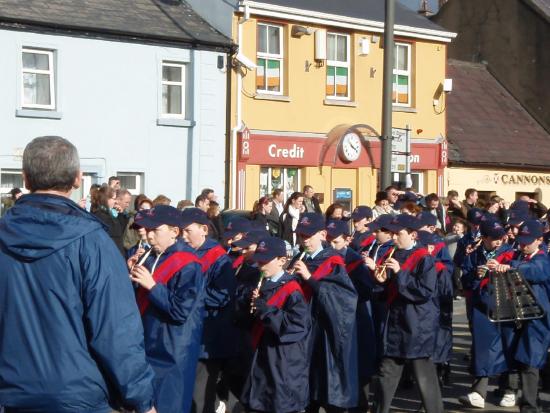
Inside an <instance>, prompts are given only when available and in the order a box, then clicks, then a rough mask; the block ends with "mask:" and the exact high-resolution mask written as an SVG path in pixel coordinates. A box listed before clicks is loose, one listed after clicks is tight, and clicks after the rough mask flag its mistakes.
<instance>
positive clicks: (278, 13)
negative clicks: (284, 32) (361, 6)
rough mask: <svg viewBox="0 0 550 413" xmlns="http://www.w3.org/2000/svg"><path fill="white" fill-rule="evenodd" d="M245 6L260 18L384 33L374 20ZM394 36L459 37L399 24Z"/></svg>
mask: <svg viewBox="0 0 550 413" xmlns="http://www.w3.org/2000/svg"><path fill="white" fill-rule="evenodd" d="M245 6H248V10H249V11H250V14H255V15H258V16H265V17H275V18H279V19H284V20H293V21H298V22H307V23H314V24H318V25H322V26H334V27H343V28H347V29H354V30H360V31H368V32H374V33H384V22H378V21H374V20H365V19H358V18H354V17H347V16H339V15H336V14H327V13H320V12H315V11H311V10H302V9H295V8H292V7H283V6H278V5H274V4H266V3H261V2H256V1H248V0H240V3H239V11H240V12H244V7H245ZM394 34H395V35H397V36H404V37H413V38H417V39H424V40H433V41H438V42H445V43H449V42H451V40H452V39H454V38H455V37H456V35H457V34H456V33H453V32H445V31H440V30H431V29H423V28H419V27H411V26H403V25H398V24H396V25H395V26H394Z"/></svg>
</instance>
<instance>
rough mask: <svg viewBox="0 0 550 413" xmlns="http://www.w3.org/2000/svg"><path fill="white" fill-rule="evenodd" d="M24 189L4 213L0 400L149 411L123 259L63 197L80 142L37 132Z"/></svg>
mask: <svg viewBox="0 0 550 413" xmlns="http://www.w3.org/2000/svg"><path fill="white" fill-rule="evenodd" d="M23 176H24V181H25V186H26V188H27V189H29V190H30V192H31V193H30V194H29V195H25V196H24V197H22V198H21V199H20V200H19V201H18V202H17V204H16V205H15V206H14V207H13V208H11V209H10V210H9V211H8V213H7V214H6V216H5V217H4V218H3V219H2V220H0V269H1V270H0V349H1V351H0V372H1V373H0V405H4V406H5V407H6V412H8V413H10V412H17V413H21V412H38V411H39V412H41V413H64V412H67V413H69V412H70V413H72V412H77V411H78V412H86V413H104V412H109V411H111V410H112V407H114V406H113V405H116V404H117V403H122V404H124V405H125V406H127V407H128V408H131V409H134V410H135V411H137V412H138V413H144V412H155V409H154V407H153V385H152V381H153V371H152V369H151V367H150V366H149V365H148V364H147V362H146V359H145V351H144V347H143V328H142V325H141V320H140V317H139V312H138V310H137V307H136V303H135V299H134V294H133V290H132V286H131V283H130V280H129V278H128V270H127V268H126V265H125V263H124V260H123V259H122V257H121V256H120V253H119V252H118V249H117V248H116V246H115V244H114V243H113V241H112V240H111V239H110V238H109V235H108V234H107V232H106V231H105V230H104V228H103V225H102V224H101V223H100V222H99V221H97V220H96V219H95V218H94V217H93V216H92V215H90V214H89V213H88V212H86V211H85V210H84V209H82V208H80V207H79V206H78V205H76V204H75V203H74V202H72V201H71V200H70V199H69V196H70V194H71V191H72V189H73V188H78V186H79V185H80V182H81V174H80V164H79V157H78V152H77V150H76V148H75V147H74V146H73V145H72V144H71V143H70V142H68V141H67V140H65V139H63V138H60V137H53V136H48V137H40V138H36V139H34V140H33V141H32V142H31V143H29V144H28V145H27V147H26V148H25V151H24V153H23Z"/></svg>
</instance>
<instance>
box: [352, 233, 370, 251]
mask: <svg viewBox="0 0 550 413" xmlns="http://www.w3.org/2000/svg"><path fill="white" fill-rule="evenodd" d="M371 236H373V237H374V234H373V233H372V232H370V231H365V232H355V233H354V234H353V238H352V240H351V243H350V245H349V246H350V247H351V248H352V249H354V250H355V251H358V252H359V251H362V250H363V249H364V248H365V247H364V246H362V245H361V244H362V243H363V241H366V240H367V239H368V238H369V237H371ZM372 242H374V240H372Z"/></svg>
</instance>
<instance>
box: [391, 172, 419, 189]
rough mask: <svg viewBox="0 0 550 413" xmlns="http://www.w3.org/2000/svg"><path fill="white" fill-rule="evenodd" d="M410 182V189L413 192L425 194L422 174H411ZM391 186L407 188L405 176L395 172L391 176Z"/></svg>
mask: <svg viewBox="0 0 550 413" xmlns="http://www.w3.org/2000/svg"><path fill="white" fill-rule="evenodd" d="M411 181H412V186H411V188H412V189H413V190H414V192H417V193H419V194H424V193H425V189H424V173H423V172H411ZM393 184H394V185H397V186H398V187H399V188H401V189H405V188H406V187H407V174H406V173H403V172H395V173H394V174H393Z"/></svg>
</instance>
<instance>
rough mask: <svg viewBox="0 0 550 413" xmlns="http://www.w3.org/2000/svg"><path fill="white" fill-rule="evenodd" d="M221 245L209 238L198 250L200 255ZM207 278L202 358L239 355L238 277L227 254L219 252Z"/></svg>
mask: <svg viewBox="0 0 550 413" xmlns="http://www.w3.org/2000/svg"><path fill="white" fill-rule="evenodd" d="M218 245H220V244H219V243H218V242H216V241H214V240H212V239H207V240H206V241H205V242H204V244H202V246H200V247H199V248H198V249H196V250H195V254H197V256H198V257H199V259H201V258H203V257H204V255H205V254H206V253H207V252H208V251H210V250H211V249H212V248H214V247H216V246H218ZM204 277H205V278H206V301H205V303H206V318H205V319H204V331H203V335H202V347H201V356H200V358H201V359H211V358H232V357H235V356H236V355H237V352H238V349H237V343H238V341H237V334H238V330H237V328H236V326H235V323H234V319H235V303H234V300H235V290H236V288H237V279H236V278H235V270H233V267H232V261H231V259H230V258H229V256H228V255H226V254H225V255H222V256H220V257H219V258H218V259H217V260H216V261H215V262H214V263H213V264H212V265H211V266H210V268H208V269H207V271H206V272H205V273H204Z"/></svg>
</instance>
